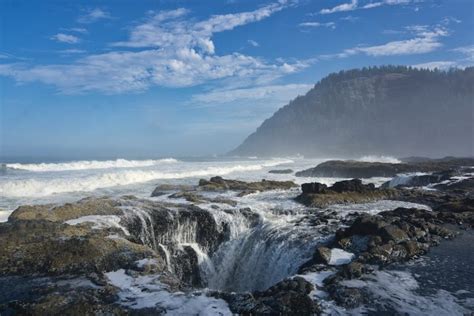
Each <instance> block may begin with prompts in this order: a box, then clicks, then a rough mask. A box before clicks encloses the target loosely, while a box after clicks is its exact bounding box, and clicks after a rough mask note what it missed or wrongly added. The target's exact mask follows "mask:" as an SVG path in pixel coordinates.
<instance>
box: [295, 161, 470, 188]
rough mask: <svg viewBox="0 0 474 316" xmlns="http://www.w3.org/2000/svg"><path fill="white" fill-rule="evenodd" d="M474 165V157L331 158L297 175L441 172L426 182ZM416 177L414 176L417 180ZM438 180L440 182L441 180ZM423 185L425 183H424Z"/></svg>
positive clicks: (393, 175) (347, 176) (338, 175)
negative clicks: (388, 160)
mask: <svg viewBox="0 0 474 316" xmlns="http://www.w3.org/2000/svg"><path fill="white" fill-rule="evenodd" d="M472 165H474V158H452V157H447V158H443V159H428V160H422V161H415V162H411V163H383V162H364V161H356V160H329V161H326V162H323V163H321V164H319V165H317V166H316V167H314V168H310V169H306V170H303V171H299V172H296V174H295V175H296V176H297V177H335V178H372V177H395V176H396V175H398V174H401V173H413V172H439V173H437V174H435V175H434V176H433V177H428V176H427V177H426V179H423V178H420V181H421V180H424V182H428V184H429V183H432V182H431V181H436V180H440V181H443V180H442V179H444V178H448V179H449V178H450V177H452V176H453V175H454V170H453V169H459V168H461V167H463V166H472ZM415 179H416V178H414V181H415ZM440 181H438V182H440ZM422 185H423V184H422Z"/></svg>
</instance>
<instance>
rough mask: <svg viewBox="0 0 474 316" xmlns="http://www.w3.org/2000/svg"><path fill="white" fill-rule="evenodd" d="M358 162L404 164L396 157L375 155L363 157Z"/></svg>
mask: <svg viewBox="0 0 474 316" xmlns="http://www.w3.org/2000/svg"><path fill="white" fill-rule="evenodd" d="M357 160H358V161H363V162H385V163H402V162H401V161H400V160H399V159H397V158H395V157H390V156H375V155H369V156H363V157H361V158H359V159H357Z"/></svg>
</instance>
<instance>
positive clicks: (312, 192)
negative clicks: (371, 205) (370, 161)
mask: <svg viewBox="0 0 474 316" xmlns="http://www.w3.org/2000/svg"><path fill="white" fill-rule="evenodd" d="M301 189H302V191H303V193H302V194H300V195H299V196H297V197H296V198H295V200H296V201H298V202H300V203H302V204H304V205H306V206H309V207H318V208H323V207H326V206H328V205H332V204H348V203H365V202H370V201H374V200H380V199H389V198H394V197H396V196H398V195H399V193H398V192H397V191H396V190H390V189H377V188H375V186H374V185H373V184H367V185H364V184H362V181H361V180H360V179H352V180H345V181H339V182H336V183H335V184H334V185H333V186H331V187H327V186H326V185H324V184H321V183H317V182H313V183H304V184H302V185H301Z"/></svg>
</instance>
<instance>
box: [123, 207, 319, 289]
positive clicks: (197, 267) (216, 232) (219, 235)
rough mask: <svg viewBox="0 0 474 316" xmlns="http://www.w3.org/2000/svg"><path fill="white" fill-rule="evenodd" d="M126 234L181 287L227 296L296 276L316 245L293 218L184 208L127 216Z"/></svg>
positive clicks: (315, 239)
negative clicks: (154, 255)
mask: <svg viewBox="0 0 474 316" xmlns="http://www.w3.org/2000/svg"><path fill="white" fill-rule="evenodd" d="M129 214H131V215H130V219H129V221H128V229H129V231H130V232H131V233H132V234H133V235H134V236H136V238H137V239H139V240H141V242H143V243H144V244H146V245H148V246H150V247H152V248H154V249H155V250H156V251H157V252H158V253H159V254H160V255H161V257H162V258H166V262H167V266H168V270H169V272H170V273H172V274H174V275H175V276H176V277H177V278H178V279H180V280H181V281H182V282H183V283H184V284H186V285H189V286H191V287H195V288H209V289H213V290H220V291H226V292H252V291H261V290H265V289H267V288H269V287H270V286H272V285H274V284H275V283H278V282H279V281H281V280H283V279H285V278H286V277H289V276H292V275H295V274H296V273H297V272H298V269H299V268H300V267H301V265H303V264H304V263H305V262H306V261H308V260H309V259H310V258H311V257H312V254H313V252H314V249H315V246H316V244H317V243H318V242H320V237H321V236H320V235H319V233H318V232H317V230H315V229H314V228H311V227H309V226H307V225H302V224H301V221H298V220H297V219H298V218H296V217H295V218H293V217H291V216H289V217H286V218H285V219H284V220H283V219H282V218H283V217H281V216H268V215H267V214H263V215H262V213H257V212H253V211H251V210H250V209H241V210H232V211H228V212H224V211H212V210H203V209H200V208H197V207H196V208H191V207H187V208H186V209H182V210H181V209H179V210H173V211H172V212H170V210H167V209H160V210H156V209H154V210H153V212H147V211H143V210H136V209H135V210H134V211H133V212H129Z"/></svg>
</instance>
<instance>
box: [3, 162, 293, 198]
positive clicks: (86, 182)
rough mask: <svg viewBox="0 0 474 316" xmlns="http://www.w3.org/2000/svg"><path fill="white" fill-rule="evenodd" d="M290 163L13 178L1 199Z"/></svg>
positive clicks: (4, 186)
mask: <svg viewBox="0 0 474 316" xmlns="http://www.w3.org/2000/svg"><path fill="white" fill-rule="evenodd" d="M289 162H292V161H291V160H286V161H271V162H267V163H261V164H251V165H233V166H223V167H204V168H201V169H194V170H188V171H175V172H164V171H157V170H129V169H126V170H119V171H114V172H108V173H100V174H94V175H89V176H83V177H62V178H58V177H54V178H47V179H31V178H30V179H12V180H7V181H5V182H3V183H2V182H0V196H4V197H41V196H48V195H52V194H56V193H66V192H77V191H94V190H96V189H99V188H109V187H115V186H120V185H130V184H135V183H142V182H148V181H152V180H157V179H183V178H193V177H206V176H216V175H226V174H229V173H232V172H245V171H256V170H261V169H263V168H265V167H272V166H276V165H279V164H283V163H289Z"/></svg>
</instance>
